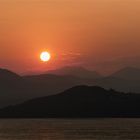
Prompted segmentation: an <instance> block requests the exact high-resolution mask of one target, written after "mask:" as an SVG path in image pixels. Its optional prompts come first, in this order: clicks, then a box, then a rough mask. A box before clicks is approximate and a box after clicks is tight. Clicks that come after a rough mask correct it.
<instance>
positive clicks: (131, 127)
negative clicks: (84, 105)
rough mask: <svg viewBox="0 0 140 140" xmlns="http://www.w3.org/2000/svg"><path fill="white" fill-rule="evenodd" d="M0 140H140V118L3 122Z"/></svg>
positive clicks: (14, 120) (0, 125)
mask: <svg viewBox="0 0 140 140" xmlns="http://www.w3.org/2000/svg"><path fill="white" fill-rule="evenodd" d="M0 140H140V119H89V120H86V119H85V120H82V119H81V120H80V119H79V120H78V119H77V120H68V119H66V120H65V119H64V120H63V119H46V120H45V119H37V120H35V119H11V120H9V119H1V120H0Z"/></svg>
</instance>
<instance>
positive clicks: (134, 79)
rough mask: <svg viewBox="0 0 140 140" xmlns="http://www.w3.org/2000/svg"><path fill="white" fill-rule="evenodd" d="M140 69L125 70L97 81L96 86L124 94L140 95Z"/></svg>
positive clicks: (128, 68)
mask: <svg viewBox="0 0 140 140" xmlns="http://www.w3.org/2000/svg"><path fill="white" fill-rule="evenodd" d="M139 83H140V69H137V68H133V67H126V68H123V69H121V70H119V71H117V72H115V73H113V74H111V75H109V76H107V77H104V78H101V79H97V80H96V81H95V82H94V85H98V86H101V87H104V88H107V89H110V88H113V89H115V90H118V91H123V92H136V93H140V84H139Z"/></svg>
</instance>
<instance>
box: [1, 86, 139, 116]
mask: <svg viewBox="0 0 140 140" xmlns="http://www.w3.org/2000/svg"><path fill="white" fill-rule="evenodd" d="M0 117H9V118H10V117H19V118H30V117H32V118H47V117H66V118H67V117H71V118H72V117H81V118H84V117H140V94H126V93H120V92H116V91H114V90H105V89H103V88H100V87H89V86H77V87H74V88H71V89H69V90H66V91H64V92H63V93H60V94H58V95H53V96H49V97H42V98H37V99H33V100H29V101H27V102H24V103H23V104H19V105H15V106H9V107H7V108H4V109H2V110H0Z"/></svg>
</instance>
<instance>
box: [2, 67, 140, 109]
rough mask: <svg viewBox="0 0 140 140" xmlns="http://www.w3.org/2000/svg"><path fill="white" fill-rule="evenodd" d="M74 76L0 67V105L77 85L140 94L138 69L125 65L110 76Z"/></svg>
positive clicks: (47, 94) (18, 101)
mask: <svg viewBox="0 0 140 140" xmlns="http://www.w3.org/2000/svg"><path fill="white" fill-rule="evenodd" d="M77 73H78V69H77ZM77 73H76V74H75V75H77ZM79 73H80V72H79ZM133 73H134V74H133ZM71 74H72V72H71ZM73 75H74V74H73ZM73 75H70V73H69V74H68V75H55V74H40V75H29V76H19V75H18V74H16V73H14V72H11V71H9V70H6V69H0V93H1V94H0V108H1V107H4V106H7V105H11V104H17V103H21V102H23V101H26V100H29V99H32V98H37V97H43V96H49V95H55V94H57V93H60V92H62V91H64V90H66V89H69V88H71V87H74V86H77V85H88V86H100V87H103V88H105V89H110V88H112V89H115V90H117V91H121V92H136V93H140V86H139V83H140V82H139V80H138V79H139V69H136V68H124V69H122V70H119V71H118V72H115V73H114V74H111V75H110V76H107V77H100V78H97V79H96V78H95V76H93V78H92V77H90V78H87V77H86V78H81V77H80V76H79V77H78V76H73ZM123 75H124V76H123ZM129 75H130V77H129ZM132 75H134V77H133V76H132ZM136 75H138V76H136ZM136 79H137V80H136Z"/></svg>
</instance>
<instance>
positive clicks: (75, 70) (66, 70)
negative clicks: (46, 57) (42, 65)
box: [46, 66, 102, 79]
mask: <svg viewBox="0 0 140 140" xmlns="http://www.w3.org/2000/svg"><path fill="white" fill-rule="evenodd" d="M46 73H49V74H55V75H71V76H76V77H79V78H87V79H99V78H101V77H102V76H101V75H100V74H99V73H98V72H96V71H90V70H87V69H85V68H83V67H70V66H69V67H68V66H67V67H63V68H60V69H56V70H50V71H47V72H46Z"/></svg>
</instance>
